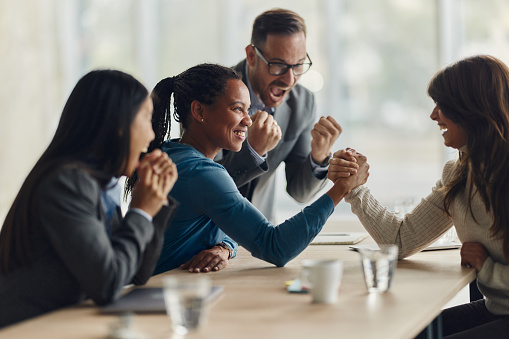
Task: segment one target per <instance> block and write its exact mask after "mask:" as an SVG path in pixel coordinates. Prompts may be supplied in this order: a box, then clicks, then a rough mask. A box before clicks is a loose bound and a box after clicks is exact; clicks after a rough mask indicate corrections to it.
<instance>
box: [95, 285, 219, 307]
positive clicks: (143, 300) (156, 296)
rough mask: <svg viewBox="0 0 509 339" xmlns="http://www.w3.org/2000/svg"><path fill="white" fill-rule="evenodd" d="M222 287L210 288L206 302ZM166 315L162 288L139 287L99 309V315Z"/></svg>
mask: <svg viewBox="0 0 509 339" xmlns="http://www.w3.org/2000/svg"><path fill="white" fill-rule="evenodd" d="M223 290H224V287H223V286H212V288H211V289H210V293H209V294H208V296H207V297H206V298H205V300H206V302H211V301H212V300H214V299H215V298H216V297H217V296H219V294H221V292H223ZM126 312H133V313H166V305H165V303H164V295H163V288H162V287H141V288H135V289H133V290H132V291H129V292H127V293H126V294H125V295H123V296H122V297H120V298H119V299H117V300H116V301H114V302H112V303H110V304H108V305H105V306H103V307H101V313H126Z"/></svg>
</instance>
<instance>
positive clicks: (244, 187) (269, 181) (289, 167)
mask: <svg viewBox="0 0 509 339" xmlns="http://www.w3.org/2000/svg"><path fill="white" fill-rule="evenodd" d="M234 68H235V69H236V70H237V71H238V72H240V73H242V77H243V81H244V82H245V83H246V79H247V75H246V74H245V70H246V60H245V59H244V60H243V61H241V62H240V63H239V64H237V65H236V66H235V67H234ZM274 118H275V119H276V120H277V123H278V125H279V126H280V127H281V132H282V137H281V141H280V142H279V144H278V145H277V146H276V148H274V149H273V150H272V151H270V152H269V153H268V154H267V160H266V162H265V163H263V164H262V165H261V166H256V164H255V162H254V159H253V157H252V156H251V154H250V153H249V149H248V147H247V144H246V143H244V144H243V146H242V149H241V150H240V152H237V153H236V152H229V151H223V154H222V159H221V160H219V162H220V163H221V164H222V165H223V166H224V167H225V168H226V170H227V171H228V172H229V173H230V175H231V176H232V177H233V180H235V183H236V184H237V187H238V188H239V191H240V192H241V193H242V195H244V196H245V197H247V198H248V199H249V200H250V201H251V202H252V203H253V204H254V205H255V206H256V207H257V208H258V209H259V210H260V211H261V212H262V213H263V214H264V215H265V216H266V217H267V218H268V219H269V220H271V221H273V208H274V203H275V202H274V193H275V176H274V172H275V171H276V169H277V167H278V166H279V164H281V163H282V162H284V163H285V165H286V183H287V184H286V191H287V192H288V194H290V195H291V196H292V197H293V198H294V199H295V200H297V201H298V202H301V203H303V202H307V201H309V200H310V199H311V198H312V197H313V196H314V195H315V194H316V193H317V192H318V191H319V190H320V189H321V188H322V187H323V186H324V184H325V178H324V179H322V180H320V179H317V178H316V177H315V176H314V175H313V173H312V168H311V161H310V157H309V154H310V153H311V139H312V138H311V130H312V129H313V125H314V124H315V122H316V121H315V104H314V96H313V94H312V93H311V92H310V91H309V90H308V89H306V88H305V87H303V86H301V85H296V86H295V87H294V88H293V89H292V91H291V92H290V93H289V94H288V96H287V98H286V100H285V102H283V103H282V104H281V105H280V106H279V107H277V108H276V110H275V113H274Z"/></svg>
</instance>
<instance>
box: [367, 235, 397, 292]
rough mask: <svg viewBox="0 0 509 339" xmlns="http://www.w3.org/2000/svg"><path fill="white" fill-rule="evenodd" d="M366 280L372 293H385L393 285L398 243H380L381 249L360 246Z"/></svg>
mask: <svg viewBox="0 0 509 339" xmlns="http://www.w3.org/2000/svg"><path fill="white" fill-rule="evenodd" d="M358 251H359V253H360V254H361V260H362V270H363V272H364V281H365V282H366V287H367V288H368V291H369V292H370V293H384V292H386V291H388V290H389V288H390V287H391V282H392V278H393V276H394V272H395V271H396V264H397V261H398V246H397V245H379V249H371V248H359V249H358Z"/></svg>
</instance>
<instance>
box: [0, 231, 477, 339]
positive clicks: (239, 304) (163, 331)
mask: <svg viewBox="0 0 509 339" xmlns="http://www.w3.org/2000/svg"><path fill="white" fill-rule="evenodd" d="M338 230H339V231H358V230H359V226H358V223H345V222H328V223H327V225H326V227H325V228H324V231H338ZM363 242H372V240H371V239H369V238H368V239H366V240H364V241H363ZM307 258H324V259H329V258H338V259H340V260H342V261H343V265H344V271H343V279H342V283H341V287H340V290H339V298H338V302H337V303H335V304H332V305H324V304H313V303H311V296H310V295H308V294H295V293H288V292H287V291H286V288H285V281H287V280H291V279H293V278H295V277H298V275H299V272H300V268H301V267H300V263H301V261H302V260H303V259H307ZM172 274H190V273H187V272H185V271H181V270H179V269H177V270H173V271H171V272H167V273H164V274H161V275H158V276H155V277H152V278H151V279H150V281H149V283H148V284H147V286H161V281H162V280H161V279H162V277H163V276H165V275H172ZM207 275H208V276H209V277H210V278H211V279H212V280H213V284H215V285H223V286H224V292H223V293H222V294H221V295H220V296H219V298H217V299H216V300H215V301H214V302H213V305H212V306H211V309H210V313H209V317H208V321H207V324H206V325H205V326H204V327H202V328H201V329H199V330H198V331H197V332H194V333H191V334H189V335H187V336H186V338H189V339H194V338H220V339H229V338H231V339H250V338H277V339H284V338H289V339H300V338H306V339H307V338H350V339H351V338H353V339H355V338H363V339H364V338H395V339H396V338H404V339H408V338H413V337H414V336H415V335H417V334H418V333H419V332H420V331H421V330H422V329H424V328H425V327H426V326H427V325H428V324H429V323H431V322H432V321H433V319H435V317H437V315H438V314H439V313H440V310H441V308H442V307H443V306H444V305H445V304H446V303H447V302H449V300H451V299H452V298H453V297H454V296H455V295H456V294H457V293H458V291H460V290H461V289H462V288H463V287H465V286H466V285H468V284H469V283H470V282H471V281H472V280H473V279H475V272H474V270H473V269H466V268H462V267H461V265H460V256H459V250H444V251H431V252H422V253H418V254H416V255H413V256H411V257H409V258H407V259H405V260H400V261H399V262H398V267H397V270H396V273H395V276H394V280H393V284H392V287H391V289H390V291H389V292H387V293H385V294H368V293H367V290H366V287H365V285H364V281H363V276H362V270H361V266H360V256H359V254H358V253H356V252H354V251H351V250H349V249H348V246H346V245H311V246H309V247H308V248H307V249H306V250H305V251H304V252H302V253H301V255H299V256H298V257H297V258H295V259H294V260H292V261H291V262H290V263H288V264H287V265H286V266H285V267H283V268H277V267H275V266H273V265H271V264H268V263H266V262H264V261H261V260H259V259H256V258H253V257H251V255H250V254H249V253H248V252H247V251H245V250H244V249H242V248H241V249H239V253H238V255H237V258H235V259H233V260H231V262H230V264H229V266H228V267H227V268H226V269H224V270H222V271H220V272H214V273H208V274H207ZM115 320H118V318H117V317H116V316H111V315H101V314H100V312H99V308H97V307H95V306H93V305H92V303H90V302H87V303H85V304H83V305H79V306H75V307H70V308H67V309H64V310H60V311H56V312H53V313H50V314H47V315H44V316H41V317H38V318H35V319H33V320H29V321H25V322H22V323H20V324H18V325H13V326H10V327H8V328H6V329H4V330H2V331H0V338H87V339H91V338H107V336H108V333H109V325H110V324H111V323H113V322H114V321H115ZM134 328H135V330H136V332H137V333H138V334H139V335H140V338H145V339H149V338H164V339H171V338H177V336H175V335H172V330H171V327H170V322H169V318H168V317H167V315H166V314H151V315H136V316H135V317H134Z"/></svg>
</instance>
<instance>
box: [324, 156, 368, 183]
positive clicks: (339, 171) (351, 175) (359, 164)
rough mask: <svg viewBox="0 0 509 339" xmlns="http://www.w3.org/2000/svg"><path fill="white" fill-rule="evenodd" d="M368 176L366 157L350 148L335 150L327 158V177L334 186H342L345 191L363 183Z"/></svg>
mask: <svg viewBox="0 0 509 339" xmlns="http://www.w3.org/2000/svg"><path fill="white" fill-rule="evenodd" d="M368 177H369V164H368V158H367V157H366V156H365V155H363V154H361V153H359V152H357V151H356V150H354V149H352V148H347V149H342V150H339V151H337V152H335V153H334V154H333V156H332V158H331V159H330V160H329V171H328V173H327V178H328V179H329V180H331V181H332V182H333V183H334V185H335V186H337V185H340V186H342V187H343V188H344V190H345V191H346V193H349V192H350V191H351V190H352V189H354V188H355V187H357V186H360V185H362V184H365V183H366V181H367V180H368Z"/></svg>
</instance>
